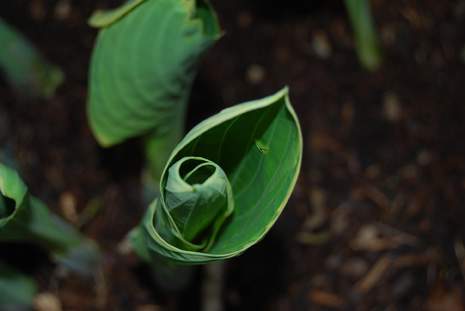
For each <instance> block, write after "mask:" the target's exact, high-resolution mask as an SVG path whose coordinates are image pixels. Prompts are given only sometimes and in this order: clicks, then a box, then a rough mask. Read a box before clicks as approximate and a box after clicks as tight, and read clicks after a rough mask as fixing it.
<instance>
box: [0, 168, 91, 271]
mask: <svg viewBox="0 0 465 311" xmlns="http://www.w3.org/2000/svg"><path fill="white" fill-rule="evenodd" d="M22 241H27V242H32V243H35V244H38V245H39V246H42V247H43V248H45V249H47V250H48V251H49V252H50V253H51V256H52V258H53V259H54V260H56V261H57V262H59V263H60V264H62V265H64V266H65V267H67V268H69V269H72V270H74V271H76V272H79V273H82V274H92V273H94V272H95V269H96V268H97V265H98V262H99V259H100V254H99V251H98V249H97V247H96V245H95V244H94V243H93V242H92V241H91V240H88V239H87V238H85V237H84V236H82V235H81V234H80V233H79V232H78V231H77V230H76V229H74V228H73V227H72V226H71V225H69V224H68V223H66V222H65V221H64V220H62V219H61V218H59V217H58V216H57V215H55V214H53V213H51V212H50V211H49V209H48V208H47V207H46V206H45V204H44V203H42V202H41V201H40V200H39V199H37V198H36V197H34V196H32V195H31V194H30V193H29V191H28V189H27V187H26V185H25V184H24V182H23V180H22V179H21V178H20V176H19V175H18V173H17V172H16V171H14V170H13V169H11V168H9V167H7V166H5V165H3V164H1V163H0V242H22Z"/></svg>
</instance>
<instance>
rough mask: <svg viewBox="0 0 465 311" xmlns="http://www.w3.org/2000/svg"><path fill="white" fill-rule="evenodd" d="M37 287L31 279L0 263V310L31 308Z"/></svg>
mask: <svg viewBox="0 0 465 311" xmlns="http://www.w3.org/2000/svg"><path fill="white" fill-rule="evenodd" d="M36 292H37V286H36V284H35V282H34V280H32V279H31V278H29V277H27V276H25V275H22V274H21V273H19V272H18V271H16V270H14V269H13V268H11V267H8V266H6V265H4V264H1V263H0V293H1V294H0V308H1V309H2V310H5V309H8V308H11V310H14V309H13V308H14V307H20V306H31V305H32V301H33V299H34V296H35V294H36Z"/></svg>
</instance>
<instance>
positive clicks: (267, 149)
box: [255, 140, 270, 154]
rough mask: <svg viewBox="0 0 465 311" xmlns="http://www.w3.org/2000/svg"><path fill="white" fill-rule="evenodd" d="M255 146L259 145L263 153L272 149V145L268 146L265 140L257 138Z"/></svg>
mask: <svg viewBox="0 0 465 311" xmlns="http://www.w3.org/2000/svg"><path fill="white" fill-rule="evenodd" d="M255 146H257V148H258V151H260V153H263V154H267V153H268V152H269V151H270V147H268V146H267V145H266V144H265V143H264V142H263V141H261V140H256V141H255Z"/></svg>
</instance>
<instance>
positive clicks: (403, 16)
mask: <svg viewBox="0 0 465 311" xmlns="http://www.w3.org/2000/svg"><path fill="white" fill-rule="evenodd" d="M212 2H213V5H214V7H215V8H216V9H217V12H218V15H219V18H220V21H221V24H222V26H223V28H224V30H225V32H226V35H225V36H224V38H222V39H221V41H220V42H218V44H217V45H216V46H215V47H213V48H212V49H211V50H210V51H209V52H208V53H207V55H206V56H205V59H204V61H203V64H202V66H201V68H200V72H199V75H198V77H197V79H196V82H195V85H194V88H193V93H192V96H191V102H190V108H189V109H190V113H189V117H188V118H189V119H188V128H190V127H192V126H193V125H194V124H196V123H198V122H199V121H200V120H202V119H204V118H205V117H207V116H209V115H211V114H213V113H215V112H217V111H219V110H220V109H222V108H224V107H227V106H230V105H233V104H236V103H239V102H242V101H245V100H249V99H253V98H260V97H262V96H265V95H268V94H271V93H273V92H274V91H276V90H277V89H279V88H281V87H282V86H284V85H289V87H290V90H291V100H292V103H293V105H294V106H295V108H296V111H297V113H298V115H299V117H300V120H301V123H302V127H303V131H304V142H305V150H304V160H303V168H302V172H301V177H300V179H299V182H298V185H297V187H296V190H295V192H294V195H293V197H292V199H291V200H290V202H289V204H288V206H287V208H286V209H285V211H284V213H283V215H282V216H281V218H280V220H279V221H278V223H277V224H276V226H275V227H274V228H273V229H272V231H271V232H270V234H269V235H268V236H267V237H266V238H265V239H264V240H263V241H262V242H261V243H260V244H259V245H257V246H256V247H254V248H252V249H251V250H250V251H248V252H247V253H246V254H244V255H242V256H241V257H239V258H237V259H233V260H230V261H228V262H227V263H226V264H225V265H224V279H223V284H222V286H223V294H222V296H221V298H222V300H221V302H222V305H223V307H224V310H452V311H453V310H464V309H465V301H464V298H465V297H464V294H465V292H464V290H465V286H464V285H465V284H464V277H465V244H464V238H465V229H464V228H465V226H464V225H463V220H464V219H465V143H463V139H464V137H465V105H464V104H465V84H464V81H465V1H463V0H460V1H459V0H451V1H437V0H423V1H415V0H411V1H405V0H404V1H401V0H392V1H387V0H374V1H372V2H373V10H374V16H375V19H376V22H377V25H378V29H379V33H380V39H381V44H382V48H383V55H384V63H383V66H382V67H381V69H379V70H378V71H376V72H374V73H369V72H367V71H365V70H363V69H362V68H361V67H360V65H359V63H358V61H357V58H356V54H355V52H354V43H353V39H352V34H351V30H350V27H349V25H348V20H347V17H346V13H345V10H344V6H343V3H342V2H340V1H299V0H287V1H277V0H267V1H265V0H253V1H252V0H236V1H220V0H215V1H212ZM117 3H118V1H103V0H98V1H91V0H80V1H78V0H74V1H72V0H59V1H56V0H55V1H53V0H50V1H45V0H43V1H42V0H29V1H26V0H16V1H1V3H0V16H1V17H3V18H5V19H6V20H7V21H9V22H10V23H12V24H13V25H15V26H16V27H17V28H18V29H19V30H21V31H22V32H23V33H24V34H25V35H27V36H28V37H29V38H30V39H31V40H32V41H33V42H34V43H35V44H36V45H38V47H39V48H40V50H41V51H43V53H44V55H45V56H46V57H47V58H48V59H49V60H51V61H53V62H54V63H56V64H58V65H59V66H60V67H61V68H62V69H63V70H64V72H65V74H66V82H65V83H64V84H63V85H62V86H61V87H60V88H59V90H58V92H57V94H56V95H55V96H54V97H53V98H52V99H51V100H47V101H23V100H20V99H18V97H17V96H16V95H15V94H14V93H13V92H12V91H11V90H10V89H9V88H8V86H7V85H6V83H4V81H3V80H2V81H0V143H1V145H2V146H10V147H11V150H12V152H13V154H14V155H15V156H16V158H17V159H18V161H19V165H20V169H21V172H22V175H23V176H24V178H25V180H26V181H27V183H28V184H29V186H30V189H31V192H32V193H34V194H35V195H37V196H38V197H40V198H41V199H43V200H44V201H45V202H47V204H49V206H50V207H51V208H52V209H53V210H54V211H56V212H57V213H59V214H61V215H63V216H64V217H66V218H67V219H69V220H70V221H74V222H75V223H76V224H77V225H80V228H81V229H82V231H83V232H85V233H86V234H87V235H88V236H90V237H92V238H95V239H96V240H97V241H98V242H99V243H100V245H101V246H102V248H103V249H104V252H105V259H104V271H103V272H102V274H101V275H99V276H98V277H97V278H96V279H95V280H82V279H79V278H78V277H76V276H73V275H61V274H59V273H57V272H56V269H55V267H54V266H53V264H52V263H50V262H49V261H48V260H47V258H46V257H45V255H44V254H43V253H42V252H41V251H39V250H36V249H34V248H31V247H29V248H27V249H28V250H27V251H25V250H24V247H23V246H21V245H20V246H18V245H8V246H2V250H1V251H0V253H1V256H2V257H7V259H8V260H9V261H12V262H15V263H17V264H19V265H20V266H22V267H23V268H24V269H26V270H27V271H29V272H31V273H33V275H34V276H35V277H36V278H37V280H39V283H40V292H41V293H51V294H53V295H54V296H56V297H57V298H58V299H59V301H60V302H61V305H62V308H63V310H138V311H149V310H197V309H200V308H201V305H202V304H203V303H204V300H205V299H204V298H203V295H202V286H203V284H204V283H205V277H206V273H205V270H202V269H199V270H197V271H196V273H195V277H194V279H193V281H192V282H191V284H190V285H189V287H188V288H187V289H186V290H185V291H183V292H171V293H170V292H165V291H163V290H162V289H160V288H159V287H157V285H156V284H154V282H153V281H152V280H151V279H150V277H149V276H148V275H149V273H148V269H147V267H145V266H144V265H143V264H141V263H140V262H139V261H138V260H137V258H136V257H134V256H131V255H122V254H120V252H118V246H119V245H120V242H121V240H122V239H123V238H124V237H125V234H126V233H127V232H128V230H129V229H131V228H132V227H133V226H134V225H135V224H137V222H138V220H139V219H140V217H141V215H142V214H143V212H144V209H145V206H144V205H143V203H142V201H141V184H140V174H141V170H142V167H143V157H142V155H141V153H140V148H139V146H140V145H139V142H138V141H137V140H134V141H130V142H127V143H125V144H123V145H121V146H119V147H116V148H112V149H109V150H103V149H101V148H99V147H98V146H97V144H96V142H95V140H94V139H93V137H92V134H91V133H90V130H89V127H88V125H87V122H86V116H85V102H86V93H87V67H88V64H89V58H90V53H91V49H92V45H93V41H94V39H95V36H96V32H95V31H94V30H93V29H91V28H89V27H88V26H87V25H86V23H85V21H86V19H87V18H88V16H89V15H90V14H91V12H92V11H93V10H95V9H96V8H106V7H113V6H115V5H116V4H117ZM92 211H94V212H93V213H92ZM6 248H8V250H7V251H6ZM30 258H35V260H34V264H33V265H32V266H30V260H28V259H30Z"/></svg>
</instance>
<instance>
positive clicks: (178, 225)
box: [130, 89, 302, 264]
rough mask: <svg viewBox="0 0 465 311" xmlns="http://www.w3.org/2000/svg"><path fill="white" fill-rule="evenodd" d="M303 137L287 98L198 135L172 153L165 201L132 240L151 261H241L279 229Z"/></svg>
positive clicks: (281, 95)
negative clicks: (277, 224) (237, 258)
mask: <svg viewBox="0 0 465 311" xmlns="http://www.w3.org/2000/svg"><path fill="white" fill-rule="evenodd" d="M301 160H302V135H301V130H300V126H299V122H298V119H297V116H296V114H295V112H294V110H293V108H292V106H291V103H290V101H289V97H288V90H287V89H284V90H282V91H280V92H278V93H277V94H275V95H273V96H270V97H266V98H263V99H261V100H257V101H252V102H248V103H244V104H240V105H237V106H234V107H231V108H228V109H225V110H223V111H222V112H220V113H218V114H217V115H214V116H212V117H210V118H208V119H206V120H205V121H203V122H202V123H200V124H199V125H197V126H196V127H194V128H193V129H192V130H191V131H190V132H189V133H188V134H187V135H186V136H185V137H184V139H182V140H181V142H180V143H179V144H178V145H177V146H176V148H175V149H174V150H173V152H172V153H171V156H170V158H169V160H168V162H167V164H166V166H165V169H164V171H163V174H162V177H161V182H160V190H159V191H160V197H159V198H157V199H156V200H155V201H154V202H153V203H152V204H151V205H150V207H149V209H148V211H147V213H146V215H145V217H144V219H143V221H142V223H141V224H140V225H139V227H137V228H136V229H134V230H133V231H132V233H131V235H130V237H131V240H132V244H133V247H134V249H135V250H136V252H137V253H138V254H139V255H140V256H141V257H142V258H144V259H145V260H147V261H153V260H156V259H157V258H159V257H160V256H161V257H163V258H165V259H168V260H169V261H172V262H174V263H184V264H200V263H206V262H209V261H216V260H223V259H227V258H231V257H234V256H237V255H239V254H241V253H242V252H244V251H245V250H246V249H247V248H249V247H251V246H252V245H254V244H255V243H257V242H258V241H260V240H261V239H262V238H263V237H264V235H265V234H266V233H267V232H268V230H269V229H270V228H271V227H272V226H273V224H274V223H275V221H276V220H277V218H278V217H279V215H280V214H281V212H282V210H283V209H284V206H285V205H286V203H287V201H288V199H289V197H290V195H291V193H292V191H293V188H294V186H295V183H296V180H297V177H298V174H299V170H300V165H301Z"/></svg>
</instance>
